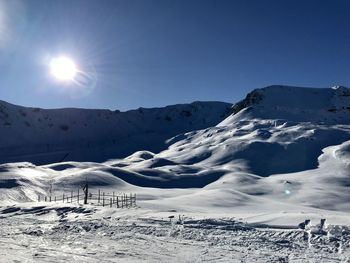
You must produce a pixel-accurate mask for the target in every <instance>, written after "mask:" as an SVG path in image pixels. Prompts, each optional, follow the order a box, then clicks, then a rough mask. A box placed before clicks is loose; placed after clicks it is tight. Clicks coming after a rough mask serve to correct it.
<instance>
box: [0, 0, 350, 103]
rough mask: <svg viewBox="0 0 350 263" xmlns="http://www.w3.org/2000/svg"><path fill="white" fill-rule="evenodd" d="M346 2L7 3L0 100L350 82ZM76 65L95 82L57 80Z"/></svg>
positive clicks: (200, 93)
mask: <svg viewBox="0 0 350 263" xmlns="http://www.w3.org/2000/svg"><path fill="white" fill-rule="evenodd" d="M349 14H350V2H349V1H346V0H328V1H327V0H322V1H314V0H293V1H288V0H284V1H281V0H256V1H253V0H241V1H235V0H231V1H225V0H184V1H182V0H158V1H155V0H110V1H108V0H100V1H97V0H95V1H91V0H69V1H68V0H67V1H65V0H57V1H47V0H25V1H21V0H11V1H7V0H0V99H1V100H5V101H9V102H11V103H15V104H20V105H25V106H38V107H44V108H58V107H84V108H110V109H120V110H127V109H132V108H138V107H141V106H142V107H157V106H165V105H169V104H177V103H187V102H191V101H196V100H207V101H208V100H210V101H212V100H216V101H227V102H236V101H238V100H240V99H241V98H243V97H244V96H245V95H246V93H247V92H249V91H251V90H252V89H255V88H260V87H264V86H267V85H271V84H286V85H297V86H314V87H328V86H331V85H345V86H350V74H349V70H350V59H349V58H350V48H349V47H350V16H349ZM61 54H64V55H67V56H70V57H72V58H73V59H74V60H75V61H76V63H77V64H78V66H79V68H81V69H82V70H83V71H86V72H87V73H88V80H87V81H86V82H84V85H82V86H80V87H79V88H77V87H75V86H74V85H72V84H71V85H67V84H63V83H61V82H58V81H57V80H55V79H53V78H52V77H51V76H50V75H49V73H48V72H49V67H48V64H49V63H48V61H49V60H50V58H52V57H55V56H57V55H61Z"/></svg>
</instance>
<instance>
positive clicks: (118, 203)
mask: <svg viewBox="0 0 350 263" xmlns="http://www.w3.org/2000/svg"><path fill="white" fill-rule="evenodd" d="M118 199H119V197H118V196H117V208H119V200H118Z"/></svg>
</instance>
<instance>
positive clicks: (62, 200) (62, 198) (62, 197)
mask: <svg viewBox="0 0 350 263" xmlns="http://www.w3.org/2000/svg"><path fill="white" fill-rule="evenodd" d="M62 202H63V203H64V193H63V195H62Z"/></svg>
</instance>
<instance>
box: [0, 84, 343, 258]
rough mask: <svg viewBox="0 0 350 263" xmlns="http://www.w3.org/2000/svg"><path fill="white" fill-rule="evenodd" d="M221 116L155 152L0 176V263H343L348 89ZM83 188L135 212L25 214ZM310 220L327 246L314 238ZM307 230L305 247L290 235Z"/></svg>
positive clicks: (19, 169)
mask: <svg viewBox="0 0 350 263" xmlns="http://www.w3.org/2000/svg"><path fill="white" fill-rule="evenodd" d="M286 94H287V95H288V96H287V95H286ZM220 107H221V106H220ZM221 110H222V109H221ZM221 110H218V111H217V112H220V111H221ZM232 111H233V114H232V115H231V116H229V117H227V118H226V119H224V120H219V121H218V122H220V121H221V122H220V123H218V124H217V125H216V126H213V127H207V128H205V129H203V130H197V131H191V132H188V133H183V134H178V135H176V136H175V137H173V138H170V139H168V140H167V142H166V144H167V147H168V148H167V149H165V150H163V151H161V152H159V153H156V152H151V151H145V150H144V151H137V152H135V153H133V154H131V155H130V156H128V157H126V158H123V159H110V160H108V161H105V162H96V161H95V162H61V163H52V164H47V165H41V166H36V165H33V164H32V163H29V162H23V163H8V164H3V165H0V188H1V191H0V202H1V208H0V221H1V224H2V226H4V227H2V228H1V229H0V231H1V232H0V242H1V243H2V244H1V247H2V249H1V250H0V255H1V259H5V262H12V261H11V260H13V261H14V260H18V261H20V262H21V261H24V262H26V260H27V261H28V262H52V261H58V262H59V261H62V262H63V261H66V260H67V259H68V258H69V259H71V260H73V261H76V262H81V261H84V262H97V261H102V262H120V261H125V262H130V261H135V262H140V261H146V262H164V261H172V262H200V261H215V262H217V261H223V262H347V261H350V259H349V256H350V254H349V241H350V239H349V226H350V202H349V201H350V193H349V185H350V179H349V178H350V114H349V113H350V91H349V89H347V88H344V87H336V88H332V89H309V88H293V87H284V86H272V87H268V88H265V89H259V90H255V91H253V92H252V93H250V94H248V96H247V98H246V99H244V100H242V101H241V102H239V103H237V104H235V105H234V106H233V108H232ZM213 116H216V115H215V114H213ZM181 118H182V117H181ZM217 118H218V119H220V117H217ZM210 119H213V118H212V117H210ZM95 155H98V152H96V153H95ZM86 180H87V181H88V182H89V184H90V191H92V192H96V191H97V190H98V189H101V191H103V192H106V193H111V192H113V191H116V192H126V193H129V192H132V193H137V196H138V203H137V204H138V207H137V208H132V209H125V210H122V209H117V208H115V207H113V208H101V207H93V206H89V205H88V206H84V207H82V206H79V205H77V204H76V205H69V206H67V204H63V203H56V204H52V203H35V201H36V200H37V196H38V195H39V194H41V195H49V194H50V193H51V195H57V196H60V195H61V194H62V193H63V192H66V193H70V191H71V190H76V189H78V188H79V187H81V186H82V185H83V184H84V183H85V181H86ZM321 218H325V219H326V220H327V221H326V222H327V224H328V228H327V235H320V234H319V233H317V231H316V230H315V229H317V226H316V225H317V224H318V223H319V222H320V219H321ZM306 219H310V220H311V222H312V228H313V230H312V231H313V234H312V235H311V236H310V240H308V239H307V238H306V239H305V236H304V235H305V231H304V230H301V229H298V224H299V223H301V222H304V220H306ZM14 252H15V253H14Z"/></svg>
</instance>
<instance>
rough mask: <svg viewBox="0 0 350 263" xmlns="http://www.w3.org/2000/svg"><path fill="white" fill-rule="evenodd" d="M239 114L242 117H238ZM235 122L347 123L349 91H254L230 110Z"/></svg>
mask: <svg viewBox="0 0 350 263" xmlns="http://www.w3.org/2000/svg"><path fill="white" fill-rule="evenodd" d="M242 110H245V111H244V112H245V114H243V116H241V115H242V112H241V111H242ZM232 111H233V114H237V113H239V112H240V113H241V114H240V116H239V118H242V117H247V115H249V116H250V117H252V118H263V119H283V120H289V121H302V122H305V121H306V122H324V123H340V124H345V123H346V124H348V123H350V89H349V88H346V87H343V86H334V87H332V88H300V87H291V86H278V85H274V86H269V87H266V88H262V89H256V90H254V91H252V92H251V93H249V94H248V95H247V97H246V98H245V99H243V100H242V101H240V102H238V103H237V104H235V105H234V106H233V107H232Z"/></svg>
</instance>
